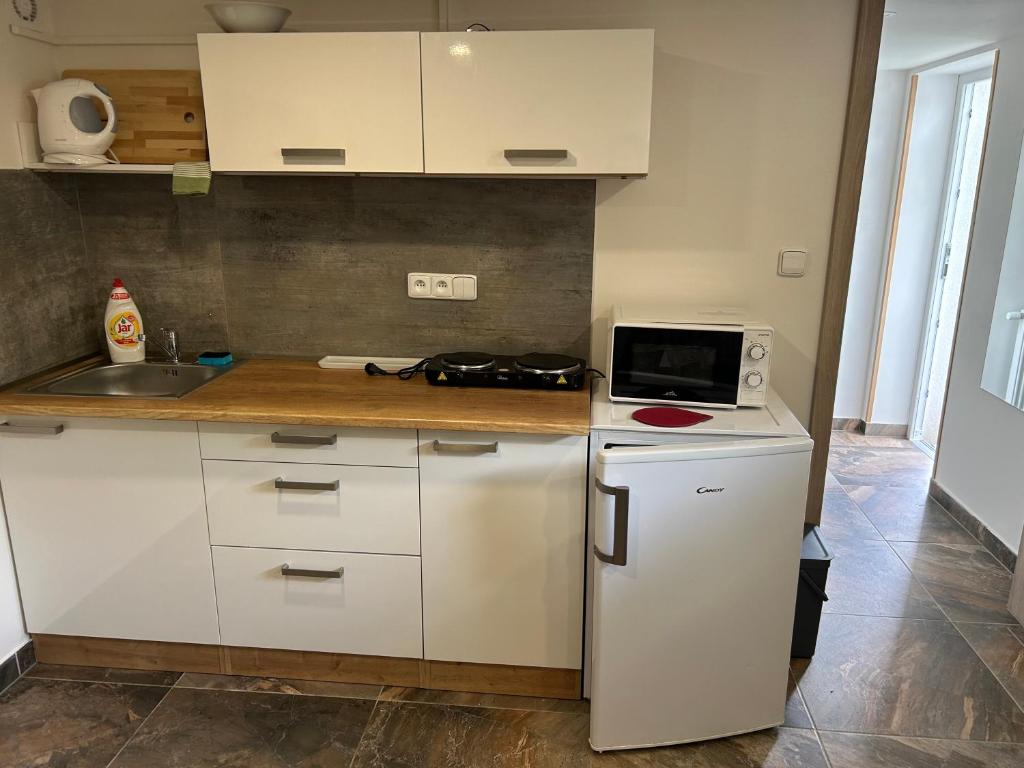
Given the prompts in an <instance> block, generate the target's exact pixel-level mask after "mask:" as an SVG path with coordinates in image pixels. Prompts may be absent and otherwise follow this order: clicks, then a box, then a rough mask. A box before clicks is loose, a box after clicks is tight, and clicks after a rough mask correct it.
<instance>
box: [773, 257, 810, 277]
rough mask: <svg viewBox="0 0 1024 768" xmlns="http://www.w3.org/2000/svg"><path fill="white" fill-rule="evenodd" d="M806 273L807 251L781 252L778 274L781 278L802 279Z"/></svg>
mask: <svg viewBox="0 0 1024 768" xmlns="http://www.w3.org/2000/svg"><path fill="white" fill-rule="evenodd" d="M806 272H807V251H781V252H780V253H779V274H780V275H781V276H782V277H803V276H804V274H806Z"/></svg>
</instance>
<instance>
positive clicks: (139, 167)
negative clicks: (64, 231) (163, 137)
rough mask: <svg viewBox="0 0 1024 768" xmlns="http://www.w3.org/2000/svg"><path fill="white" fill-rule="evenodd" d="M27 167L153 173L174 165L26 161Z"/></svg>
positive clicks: (55, 170)
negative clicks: (76, 163)
mask: <svg viewBox="0 0 1024 768" xmlns="http://www.w3.org/2000/svg"><path fill="white" fill-rule="evenodd" d="M25 167H26V168H28V169H29V170H32V171H40V172H42V173H153V174H168V175H169V174H170V173H171V172H172V171H173V170H174V166H173V165H150V164H146V163H110V164H108V165H56V164H54V163H26V164H25Z"/></svg>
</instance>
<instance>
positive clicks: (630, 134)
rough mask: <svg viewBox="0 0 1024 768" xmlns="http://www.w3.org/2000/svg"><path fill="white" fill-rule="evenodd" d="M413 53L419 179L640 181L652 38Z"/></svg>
mask: <svg viewBox="0 0 1024 768" xmlns="http://www.w3.org/2000/svg"><path fill="white" fill-rule="evenodd" d="M421 47H422V66H423V138H424V148H425V151H424V164H425V170H426V172H427V173H440V174H473V175H491V174H512V175H514V174H518V175H548V174H567V175H569V174H575V175H583V176H600V175H644V174H646V173H647V164H648V149H649V145H650V127H651V82H652V74H653V55H654V31H653V30H577V31H542V32H469V33H467V32H437V33H424V34H423V35H421ZM204 63H205V62H204ZM204 75H205V73H204ZM204 79H205V78H204Z"/></svg>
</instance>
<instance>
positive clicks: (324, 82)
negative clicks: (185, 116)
mask: <svg viewBox="0 0 1024 768" xmlns="http://www.w3.org/2000/svg"><path fill="white" fill-rule="evenodd" d="M198 37H199V58H200V63H201V68H202V75H203V99H204V102H205V108H206V128H207V133H208V136H209V143H210V163H211V166H212V168H213V170H214V171H236V172H237V171H250V172H266V171H279V172H288V171H291V172H299V173H306V172H315V173H323V172H328V173H346V172H352V173H356V172H367V173H422V171H423V134H422V130H421V122H422V116H421V112H420V55H419V34H418V33H416V32H387V33H378V32H352V33H349V32H345V33H335V32H330V33H302V34H287V33H285V34H282V33H278V34H230V35H229V34H204V35H199V36H198Z"/></svg>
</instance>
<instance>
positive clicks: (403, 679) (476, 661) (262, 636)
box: [0, 361, 589, 698]
mask: <svg viewBox="0 0 1024 768" xmlns="http://www.w3.org/2000/svg"><path fill="white" fill-rule="evenodd" d="M360 394H362V395H364V396H365V397H363V398H362V399H361V398H360V397H359V395H360ZM588 403H589V392H588V391H586V390H584V391H579V392H538V391H523V390H513V391H507V390H496V389H454V388H453V389H448V388H444V387H432V386H429V385H427V384H426V383H425V382H423V381H418V382H401V381H398V380H396V379H383V380H382V379H379V378H372V379H371V378H370V377H367V376H365V375H364V374H363V373H362V372H358V371H357V372H353V371H322V370H320V369H318V368H316V367H315V365H314V364H308V363H297V362H282V361H254V362H251V363H247V364H244V365H241V366H240V367H239V368H238V369H236V370H234V371H232V372H229V373H228V374H226V375H224V376H222V377H221V378H219V379H217V380H215V381H214V382H212V383H211V384H209V385H208V386H207V387H204V388H203V389H200V390H198V391H197V392H195V393H194V394H193V395H191V396H188V397H186V398H184V399H183V400H180V401H156V400H149V401H140V400H120V399H114V398H106V399H104V398H84V397H83V398H68V397H53V398H50V397H44V396H29V395H24V396H23V395H18V394H16V393H8V394H2V395H0V414H5V418H6V423H7V424H8V426H9V427H10V426H13V427H14V429H10V428H8V429H7V430H2V429H0V484H2V487H3V492H4V496H5V500H6V504H7V515H8V519H9V526H10V534H11V541H12V545H13V551H14V557H15V563H16V568H17V572H18V576H19V583H20V589H21V596H22V601H23V604H24V608H25V616H26V623H27V627H28V630H29V632H31V633H32V634H33V635H36V636H37V638H42V645H41V646H40V647H41V649H42V654H43V655H41V657H40V658H43V659H44V660H50V661H54V662H57V661H58V660H59V663H102V662H98V661H96V659H98V658H103V659H107V658H108V657H106V656H103V655H102V654H103V653H107V652H109V651H110V648H111V647H116V648H120V649H121V650H120V651H117V652H123V653H125V654H127V656H126V658H124V659H122V660H121V662H120V665H122V666H132V665H133V664H134V663H135V662H133V657H132V654H133V653H136V652H137V648H138V643H139V642H147V641H156V645H155V646H154V647H152V648H149V649H148V650H146V651H145V653H146V656H145V658H144V659H143V660H142V661H141V662H139V663H141V664H142V665H143V667H145V666H146V665H152V664H164V665H165V666H162V667H160V668H168V669H178V668H181V669H182V670H184V671H187V670H196V669H200V670H201V671H206V669H207V667H206V666H202V665H208V664H209V663H210V658H212V657H209V656H208V655H204V653H205V651H204V650H203V649H204V646H209V645H215V646H219V647H220V649H221V654H220V655H219V656H218V657H217V659H216V660H215V661H216V663H217V664H220V665H222V666H221V670H220V671H224V672H229V673H236V674H250V673H253V672H240V671H239V670H240V669H249V670H252V669H254V668H255V667H252V666H243V665H242V662H241V661H238V662H237V664H236V663H235V661H232V659H235V660H238V659H243V658H246V659H249V661H251V662H253V663H254V664H255V663H257V662H259V663H258V664H257V666H258V667H259V674H263V675H271V676H273V675H275V674H277V675H281V674H284V671H285V670H288V671H289V674H288V675H287V676H291V677H302V676H303V675H302V674H299V672H302V665H303V664H304V663H306V660H307V656H309V655H310V654H312V656H309V658H308V663H310V664H312V665H313V666H312V667H311V668H310V671H309V672H308V674H307V675H306V676H307V677H309V678H310V679H331V680H339V681H348V682H367V681H369V682H372V683H374V684H389V685H407V684H409V683H408V679H409V678H408V676H409V675H410V674H413V673H415V674H416V675H418V677H416V683H415V684H417V685H419V686H420V687H428V688H443V689H451V690H465V691H480V692H491V693H513V694H523V695H553V696H558V697H567V698H573V697H575V696H578V695H579V674H580V672H579V671H580V668H581V636H582V622H583V569H584V530H585V519H586V516H585V496H586V493H585V491H586V488H585V485H586V473H587V444H588V437H587V435H586V426H585V425H586V424H587V423H588V414H587V408H586V406H587V405H588ZM503 404H504V406H505V408H504V410H503ZM36 411H38V412H39V413H42V414H46V415H36V414H34V412H36ZM580 411H582V413H580ZM69 412H70V415H69ZM83 413H89V414H94V415H95V414H103V415H105V416H107V417H108V418H91V417H88V418H87V417H84V416H83V415H81V414H83ZM140 414H146V415H147V416H148V417H149V418H147V419H138V418H129V416H131V415H140ZM200 414H201V419H202V420H201V421H198V422H197V421H196V420H193V419H195V418H196V416H197V415H200ZM325 414H329V415H332V416H338V415H339V414H341V416H342V418H341V421H340V423H334V424H332V423H331V422H330V421H328V420H327V417H326V416H325ZM446 414H447V415H446ZM287 416H305V417H307V419H309V420H312V421H313V422H314V423H312V424H310V423H309V422H308V421H307V422H302V421H299V420H291V419H289V418H282V417H287ZM232 417H234V418H236V419H239V420H238V421H235V422H229V421H228V420H229V419H231V418H232ZM240 417H241V418H240ZM246 417H247V418H246ZM3 420H4V419H0V421H3ZM254 422H258V423H254ZM353 422H355V425H354V426H353ZM367 424H385V425H388V426H390V427H396V426H397V427H400V428H397V429H396V428H388V429H385V428H379V429H371V428H369V427H368V426H367ZM423 424H429V425H437V424H444V425H448V426H450V427H451V429H445V430H438V429H424V428H423V427H422V426H421V425H423ZM499 426H509V427H511V429H506V430H504V431H497V430H496V429H495V428H496V427H499ZM24 427H29V428H32V427H44V428H45V427H53V428H57V427H59V429H51V430H45V429H43V430H37V431H26V430H24V429H22V428H24ZM413 427H415V428H413ZM471 427H477V429H476V430H475V431H473V430H471V429H470V428H471ZM545 428H547V429H550V430H552V431H555V432H556V433H555V434H543V430H544V429H545ZM577 431H578V432H581V433H580V434H573V432H577ZM214 564H216V567H214ZM285 566H288V567H287V568H286V567H285ZM290 569H298V572H295V571H294V570H290ZM104 643H105V644H104ZM111 643H121V645H120V646H111V645H110V644H111ZM181 644H190V645H188V646H182V645H181ZM46 649H53V651H52V652H53V655H52V656H50V657H47V656H46V653H47V651H46ZM69 649H71V650H70V651H69ZM104 649H106V650H104ZM69 653H70V655H68V654H69ZM96 654H99V655H98V656H97V655H96ZM261 654H262V655H261ZM282 654H284V656H282ZM288 654H291V655H290V656H289V655H288ZM318 654H328V655H327V656H322V655H318ZM314 657H315V658H314ZM182 659H184V661H182ZM261 659H262V661H260V660H261ZM275 659H277V660H278V661H274V660H275ZM246 663H248V662H246ZM268 664H269V665H270V666H267V665H268ZM167 665H169V666H167ZM197 665H198V666H197ZM275 665H276V666H275ZM295 665H298V666H299V669H298V671H296V670H295V669H294V666H295ZM410 665H413V666H410ZM143 667H140V668H143ZM313 670H320V672H315V671H313ZM417 670H418V671H417ZM325 674H326V675H327V677H326V678H325V677H323V675H325Z"/></svg>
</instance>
